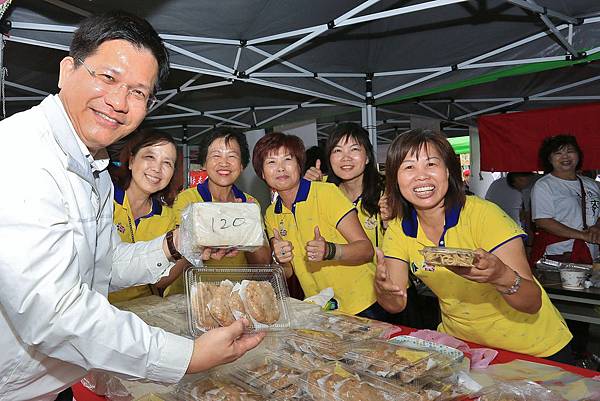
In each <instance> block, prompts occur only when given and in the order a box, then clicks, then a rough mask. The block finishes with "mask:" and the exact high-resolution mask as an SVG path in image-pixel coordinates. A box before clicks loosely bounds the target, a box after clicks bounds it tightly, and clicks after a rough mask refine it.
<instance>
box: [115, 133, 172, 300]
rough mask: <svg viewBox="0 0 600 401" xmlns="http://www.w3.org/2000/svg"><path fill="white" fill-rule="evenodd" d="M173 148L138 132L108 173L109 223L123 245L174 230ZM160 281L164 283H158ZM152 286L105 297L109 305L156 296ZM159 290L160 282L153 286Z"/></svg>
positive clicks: (166, 138) (162, 137) (163, 138)
mask: <svg viewBox="0 0 600 401" xmlns="http://www.w3.org/2000/svg"><path fill="white" fill-rule="evenodd" d="M181 174H182V169H181V160H179V159H178V158H177V145H176V143H175V140H174V139H173V138H172V137H171V136H170V135H168V134H164V133H162V132H160V131H140V132H137V133H135V134H133V135H132V136H131V137H130V138H129V139H128V140H127V142H126V143H125V145H124V146H123V149H122V150H121V153H120V156H119V168H118V169H116V170H113V171H112V172H111V176H112V179H113V185H114V197H113V201H114V217H113V223H114V225H115V229H116V230H117V232H118V233H119V236H120V237H121V240H122V241H123V242H130V243H133V242H137V241H149V240H152V239H154V238H156V237H158V236H160V235H162V234H165V233H166V232H168V231H170V230H172V229H174V228H175V225H176V218H175V213H174V212H173V209H172V208H171V207H172V206H173V201H174V200H175V196H176V195H177V193H178V192H179V191H178V188H177V184H176V182H175V180H174V179H173V177H174V176H181ZM162 280H164V279H162ZM153 287H154V286H153V285H142V286H136V287H131V288H126V289H123V290H120V291H116V292H112V293H110V294H108V300H109V301H110V302H111V303H115V302H122V301H127V300H130V299H135V298H140V297H144V296H148V295H152V294H157V290H156V289H155V288H153ZM156 288H158V289H160V288H161V282H160V281H159V282H158V283H157V284H156Z"/></svg>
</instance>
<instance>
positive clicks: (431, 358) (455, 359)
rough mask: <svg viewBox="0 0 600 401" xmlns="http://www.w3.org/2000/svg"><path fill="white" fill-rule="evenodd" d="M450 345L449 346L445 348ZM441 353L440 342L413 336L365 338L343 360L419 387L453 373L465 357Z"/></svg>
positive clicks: (372, 372) (458, 354)
mask: <svg viewBox="0 0 600 401" xmlns="http://www.w3.org/2000/svg"><path fill="white" fill-rule="evenodd" d="M446 348H449V347H446ZM454 351H456V352H450V351H449V352H448V353H443V352H440V348H439V346H438V344H433V343H429V342H427V341H423V340H420V339H417V338H414V337H410V336H398V337H396V338H394V339H393V341H382V340H376V339H373V340H366V341H363V342H360V343H355V344H353V345H352V348H351V350H349V351H348V352H346V353H345V354H344V358H343V361H344V362H345V363H347V364H348V365H350V366H352V367H353V368H355V369H358V370H361V371H364V372H367V373H370V374H373V375H376V376H379V377H384V378H386V379H389V380H391V381H392V382H395V383H396V384H399V385H403V384H407V383H410V384H412V385H414V386H416V387H417V388H420V387H422V386H423V385H425V384H427V383H429V382H431V381H432V380H436V379H440V378H443V377H447V376H449V375H451V374H452V373H454V372H455V371H456V370H457V369H458V368H459V365H460V361H462V359H463V357H464V356H463V354H462V352H460V351H458V350H454Z"/></svg>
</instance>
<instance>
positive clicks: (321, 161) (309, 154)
mask: <svg viewBox="0 0 600 401" xmlns="http://www.w3.org/2000/svg"><path fill="white" fill-rule="evenodd" d="M325 160H327V157H326V156H325V152H324V151H323V148H322V147H320V146H311V147H310V148H308V149H306V162H305V163H304V168H303V169H302V175H303V176H304V177H305V178H306V172H307V171H308V170H310V169H311V168H313V166H316V168H317V169H318V170H319V171H320V173H321V175H322V176H326V175H327V174H328V173H329V169H328V166H327V163H326V162H325Z"/></svg>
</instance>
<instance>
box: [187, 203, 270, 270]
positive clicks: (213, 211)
mask: <svg viewBox="0 0 600 401" xmlns="http://www.w3.org/2000/svg"><path fill="white" fill-rule="evenodd" d="M179 238H180V245H179V247H180V252H181V254H182V255H183V256H184V257H185V258H186V259H187V260H189V261H190V263H192V264H193V265H194V266H202V251H203V250H204V249H205V248H215V249H237V250H239V251H248V252H253V251H255V250H257V249H258V248H260V247H261V246H264V245H267V244H268V242H267V236H266V234H265V230H264V224H263V221H262V216H261V212H260V206H259V205H258V204H257V203H251V202H197V203H190V204H189V205H188V206H187V207H186V208H185V209H184V210H183V212H182V213H181V225H180V227H179Z"/></svg>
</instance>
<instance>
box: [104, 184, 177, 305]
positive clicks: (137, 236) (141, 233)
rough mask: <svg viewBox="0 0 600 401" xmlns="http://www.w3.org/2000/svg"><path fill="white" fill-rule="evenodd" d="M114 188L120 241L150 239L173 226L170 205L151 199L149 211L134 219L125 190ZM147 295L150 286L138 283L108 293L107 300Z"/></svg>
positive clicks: (115, 300) (115, 213)
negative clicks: (137, 284)
mask: <svg viewBox="0 0 600 401" xmlns="http://www.w3.org/2000/svg"><path fill="white" fill-rule="evenodd" d="M114 189H115V193H114V199H113V205H114V216H113V224H114V225H115V228H116V230H117V232H118V233H119V236H120V237H121V241H123V242H129V243H132V242H136V241H150V240H152V239H154V238H156V237H158V236H160V235H163V234H164V233H166V232H167V231H169V230H172V229H173V228H175V222H176V220H175V213H174V211H173V209H171V208H170V207H168V206H165V205H161V204H160V202H159V201H157V200H155V199H152V210H151V211H150V213H148V214H147V215H145V216H142V217H140V218H138V219H137V220H135V219H134V218H133V215H132V214H131V208H130V206H129V200H128V199H127V195H126V193H125V191H124V190H123V189H122V188H120V187H118V186H117V185H115V186H114ZM148 295H152V291H151V290H150V286H149V285H139V286H135V287H130V288H125V289H122V290H119V291H115V292H111V293H110V294H108V300H109V301H110V302H111V303H115V302H122V301H128V300H130V299H135V298H141V297H145V296H148Z"/></svg>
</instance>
